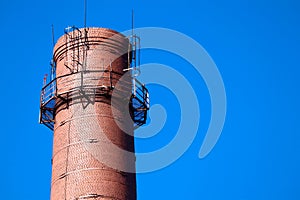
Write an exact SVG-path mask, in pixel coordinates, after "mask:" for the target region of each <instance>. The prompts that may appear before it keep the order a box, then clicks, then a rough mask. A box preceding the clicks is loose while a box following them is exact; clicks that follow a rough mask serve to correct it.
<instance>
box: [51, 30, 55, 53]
mask: <svg viewBox="0 0 300 200" xmlns="http://www.w3.org/2000/svg"><path fill="white" fill-rule="evenodd" d="M51 28H52V44H53V47H54V45H55V41H54V26H53V24H52V26H51Z"/></svg>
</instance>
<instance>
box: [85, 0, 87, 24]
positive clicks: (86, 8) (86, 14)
mask: <svg viewBox="0 0 300 200" xmlns="http://www.w3.org/2000/svg"><path fill="white" fill-rule="evenodd" d="M86 15H87V0H84V28H86Z"/></svg>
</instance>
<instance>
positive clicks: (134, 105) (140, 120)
mask: <svg viewBox="0 0 300 200" xmlns="http://www.w3.org/2000/svg"><path fill="white" fill-rule="evenodd" d="M97 72H99V71H88V72H77V73H97ZM70 75H74V74H70ZM65 77H66V76H63V77H58V78H55V79H53V80H52V81H50V82H49V83H48V84H46V85H45V86H44V87H43V88H42V91H41V99H40V119H39V121H40V123H41V124H44V125H45V126H47V127H48V128H50V129H51V130H53V129H54V123H55V113H56V110H57V108H58V107H59V105H61V104H68V103H69V102H70V101H71V100H70V99H72V98H74V97H75V96H77V97H78V96H86V97H88V96H89V97H92V98H93V99H95V98H97V97H99V96H106V97H107V96H108V95H111V92H112V91H113V90H114V86H113V85H109V86H104V85H101V86H94V87H92V86H78V87H76V88H72V90H68V91H66V92H61V93H58V91H57V81H59V80H60V79H61V78H65ZM83 93H84V95H83ZM131 93H132V94H131V98H130V102H129V103H130V108H131V109H132V116H131V117H132V120H133V121H134V129H136V128H138V127H140V126H142V125H143V124H145V123H146V119H147V112H148V110H149V93H148V90H147V88H146V87H145V85H144V84H142V83H141V82H139V81H138V80H137V79H133V80H132V90H131Z"/></svg>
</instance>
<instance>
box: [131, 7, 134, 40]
mask: <svg viewBox="0 0 300 200" xmlns="http://www.w3.org/2000/svg"><path fill="white" fill-rule="evenodd" d="M131 31H132V32H131V35H132V36H133V34H134V10H133V9H132V14H131Z"/></svg>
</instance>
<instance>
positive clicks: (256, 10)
mask: <svg viewBox="0 0 300 200" xmlns="http://www.w3.org/2000/svg"><path fill="white" fill-rule="evenodd" d="M82 2H83V1H82V0H73V1H65V0H62V1H58V0H52V1H49V0H45V1H34V0H28V1H20V0H11V1H1V2H0V9H1V12H0V19H1V31H0V35H1V39H2V41H1V54H0V55H1V58H2V59H1V61H2V62H1V66H2V78H1V79H0V83H1V86H2V87H1V90H2V95H1V97H2V98H1V100H0V101H1V105H2V115H1V117H0V122H1V127H2V131H1V133H2V140H1V141H0V144H1V145H0V150H1V156H2V162H1V165H0V174H1V182H0V184H1V187H0V188H1V189H0V192H1V199H12V200H14V199H24V200H27V199H28V200H41V199H49V195H50V194H49V192H50V177H51V154H52V152H51V151H52V133H51V131H50V130H48V129H47V128H46V127H44V126H42V125H39V124H38V113H39V93H40V89H41V87H42V78H43V76H44V74H45V73H48V72H49V61H50V58H51V52H52V50H51V49H52V41H51V24H54V27H55V34H56V38H58V37H59V36H60V35H61V34H63V28H65V27H66V26H68V25H76V26H78V27H82V25H83V17H82V16H83V9H82V7H83V6H82V5H83V3H82ZM132 8H134V9H135V14H136V27H147V26H154V27H165V28H170V29H174V30H177V31H180V32H182V33H184V34H187V35H189V36H190V37H192V38H194V39H195V40H196V41H197V42H199V43H200V44H201V45H202V46H203V47H204V48H205V49H206V50H207V52H208V53H209V54H210V56H211V57H212V58H213V60H214V61H215V63H216V64H217V66H218V68H219V71H220V73H221V75H222V77H223V81H224V84H225V88H226V94H227V109H228V111H227V117H226V122H225V126H224V129H223V132H222V135H221V138H220V140H219V141H218V143H217V145H216V146H215V148H214V149H213V151H212V152H211V153H210V154H209V156H207V157H206V158H204V159H202V160H200V159H199V158H198V152H199V148H200V145H201V143H202V141H203V138H204V134H205V131H206V129H207V127H208V124H209V118H210V102H209V94H208V91H207V88H206V86H205V84H204V82H203V80H202V78H201V76H200V75H199V74H198V75H197V74H196V73H195V71H194V70H193V69H192V68H191V66H189V64H188V63H186V62H185V61H184V60H181V59H180V58H178V57H176V56H174V55H171V54H168V53H166V52H159V51H151V50H149V51H147V50H146V51H143V52H142V53H143V56H142V63H147V62H157V63H163V64H167V65H169V66H172V67H173V68H174V69H176V70H178V71H180V72H181V73H182V74H183V75H185V76H186V77H189V80H190V82H191V84H192V85H193V87H194V89H195V91H196V93H197V97H198V98H199V99H201V123H200V128H199V131H198V134H197V137H196V139H195V140H194V142H193V144H192V145H191V147H190V148H189V149H188V150H187V152H186V153H185V154H184V155H183V156H182V157H181V158H180V159H178V160H177V161H176V162H175V163H173V164H172V165H170V166H168V167H166V168H164V169H162V170H159V171H156V172H152V173H147V174H140V175H138V199H140V200H148V199H149V200H150V199H191V200H192V199H195V200H198V199H205V200H219V199H232V200H254V199H255V200H263V199H272V200H285V199H289V200H298V199H300V181H299V180H300V172H299V169H300V156H299V152H300V136H299V133H300V128H299V126H298V125H299V116H298V115H299V112H300V106H299V102H300V98H299V97H300V95H299V83H300V82H299V78H298V76H299V75H298V74H299V72H300V69H299V55H300V48H299V46H300V37H299V36H300V27H299V24H300V14H299V11H300V4H299V2H298V1H296V0H285V1H283V0H281V1H276V0H273V1H269V0H261V1H259V0H252V1H238V0H236V1H233V0H229V1H220V0H216V1H208V0H205V1H196V0H186V1H171V0H165V1H159V0H152V1H127V2H126V1H119V0H116V1H114V3H111V2H110V1H96V0H89V1H88V26H100V27H109V28H112V29H116V30H118V31H125V30H127V29H129V28H130V27H131V9H132ZM149 89H150V92H152V93H151V98H152V99H151V101H152V102H154V103H161V104H162V105H165V106H166V110H167V112H168V116H170V117H169V118H168V121H167V123H166V126H165V128H164V129H163V130H162V131H161V132H160V133H159V134H158V135H157V136H155V137H153V138H151V139H149V140H144V141H142V140H140V139H139V140H137V150H138V151H140V152H147V151H151V150H155V149H157V148H159V147H161V146H163V145H164V144H166V143H167V142H168V141H169V140H170V139H172V137H173V136H174V134H175V133H176V128H177V127H178V123H179V117H180V114H179V111H178V102H177V100H176V98H175V97H174V95H172V94H171V93H170V91H168V90H167V89H165V88H160V87H159V86H149ZM162 92H163V94H164V95H161V93H162ZM191 109H192V108H191Z"/></svg>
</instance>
